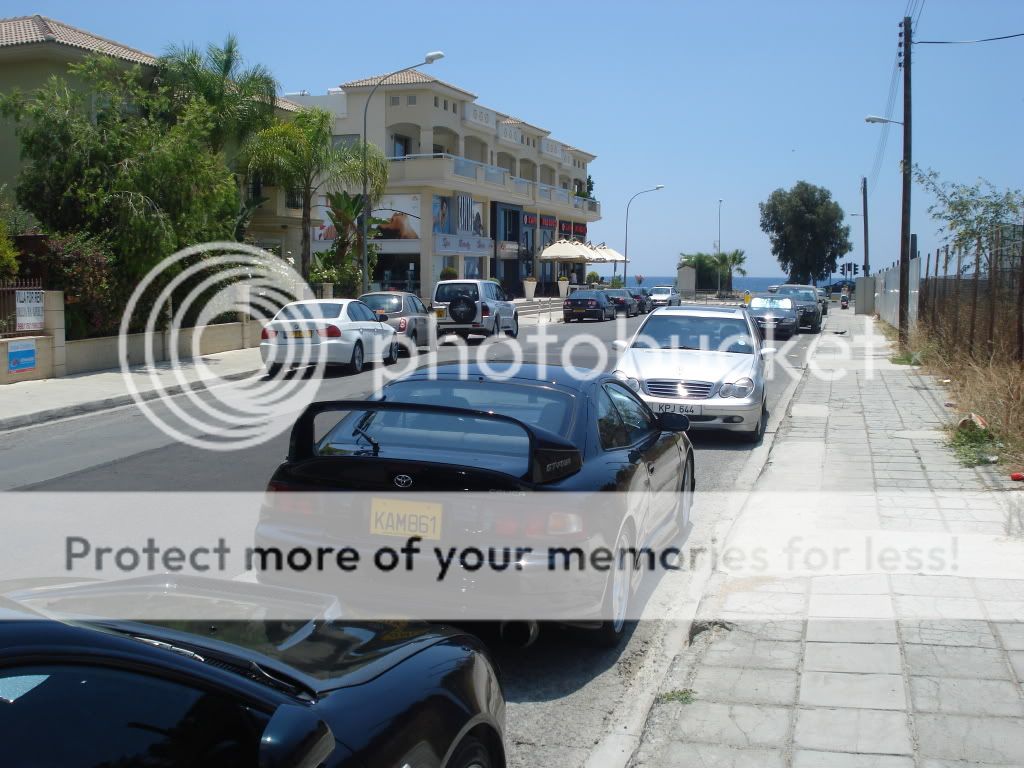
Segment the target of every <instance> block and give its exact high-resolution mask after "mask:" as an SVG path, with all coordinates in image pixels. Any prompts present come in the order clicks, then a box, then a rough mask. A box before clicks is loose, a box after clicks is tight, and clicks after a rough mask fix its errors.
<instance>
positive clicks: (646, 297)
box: [629, 288, 654, 315]
mask: <svg viewBox="0 0 1024 768" xmlns="http://www.w3.org/2000/svg"><path fill="white" fill-rule="evenodd" d="M629 292H630V294H631V295H632V296H633V298H634V299H636V303H637V306H638V307H639V308H640V311H641V312H643V313H644V314H645V315H646V314H648V313H649V312H650V311H651V310H652V309H654V300H653V299H652V298H651V293H650V291H648V290H647V289H646V288H630V289H629Z"/></svg>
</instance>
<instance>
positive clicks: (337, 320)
mask: <svg viewBox="0 0 1024 768" xmlns="http://www.w3.org/2000/svg"><path fill="white" fill-rule="evenodd" d="M387 319H388V318H387V315H379V314H375V313H374V312H373V311H372V310H371V309H370V308H369V307H368V306H366V305H365V304H363V302H361V301H357V300H356V299H311V300H309V301H295V302H292V303H291V304H287V305H285V306H284V307H282V308H281V311H280V312H278V313H277V314H276V315H274V319H273V320H271V321H270V322H269V323H267V326H266V327H265V328H264V329H263V332H262V334H261V335H260V356H261V357H262V358H263V364H264V365H265V366H266V368H267V372H268V373H270V374H271V375H274V374H276V373H277V372H278V371H279V370H280V369H281V368H282V366H286V365H287V366H295V365H316V364H319V363H321V362H322V363H324V364H325V365H344V366H347V367H348V369H349V370H350V371H352V372H353V373H359V372H360V371H362V370H363V366H364V365H365V364H366V363H367V362H383V363H384V364H385V365H389V364H391V363H393V362H395V360H397V359H398V341H397V340H396V337H395V329H394V328H392V327H391V326H390V325H388V324H387Z"/></svg>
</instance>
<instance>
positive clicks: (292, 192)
mask: <svg viewBox="0 0 1024 768" xmlns="http://www.w3.org/2000/svg"><path fill="white" fill-rule="evenodd" d="M284 204H285V207H286V208H302V190H301V189H298V188H295V187H292V188H291V189H289V190H288V191H287V192H286V193H285V196H284Z"/></svg>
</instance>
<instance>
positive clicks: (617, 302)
mask: <svg viewBox="0 0 1024 768" xmlns="http://www.w3.org/2000/svg"><path fill="white" fill-rule="evenodd" d="M604 294H605V296H607V297H608V301H610V302H611V304H612V306H613V307H615V313H616V314H618V313H619V312H625V313H626V317H636V316H637V315H639V314H640V304H639V303H638V302H637V300H636V299H634V298H633V294H632V293H630V292H629V291H627V290H626V289H625V288H607V289H605V292H604Z"/></svg>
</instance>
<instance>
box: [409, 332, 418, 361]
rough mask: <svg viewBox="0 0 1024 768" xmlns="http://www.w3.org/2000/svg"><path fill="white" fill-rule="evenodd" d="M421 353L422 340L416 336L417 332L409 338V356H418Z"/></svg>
mask: <svg viewBox="0 0 1024 768" xmlns="http://www.w3.org/2000/svg"><path fill="white" fill-rule="evenodd" d="M419 353H420V340H419V339H418V338H417V336H416V331H413V332H412V336H410V337H409V355H410V356H412V355H418V354H419Z"/></svg>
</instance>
